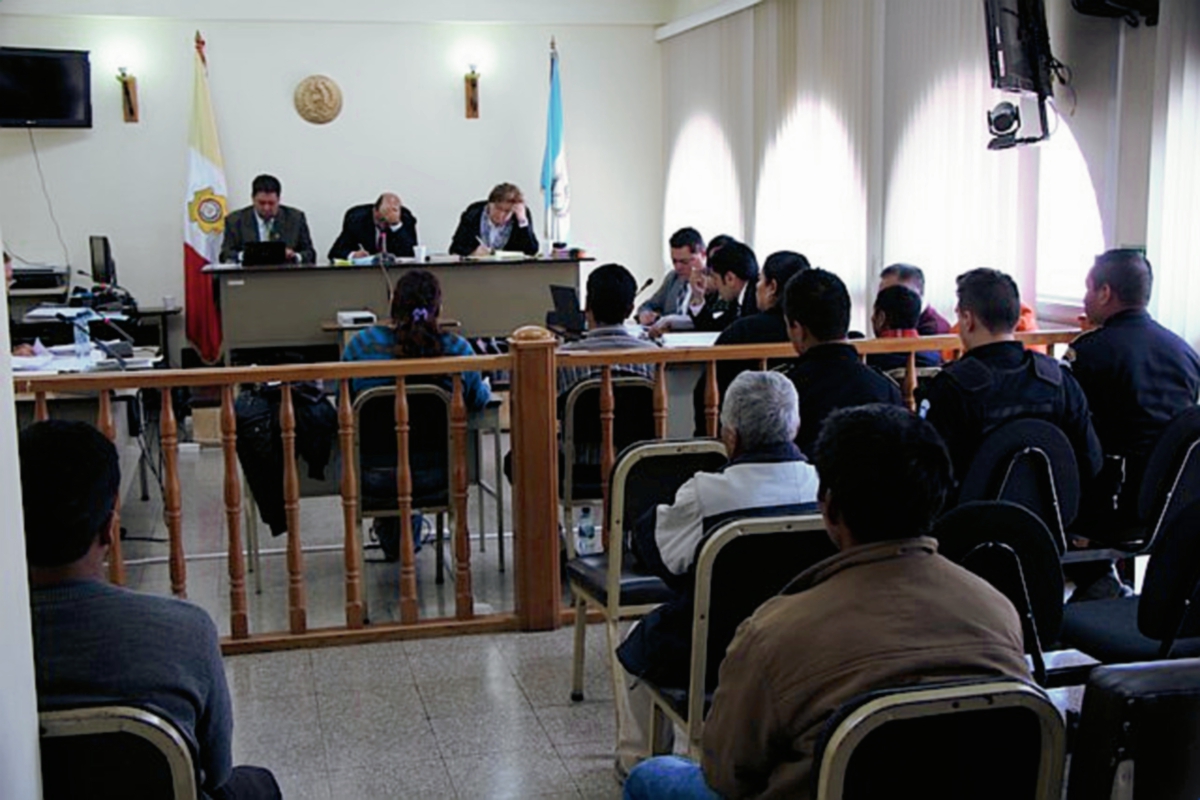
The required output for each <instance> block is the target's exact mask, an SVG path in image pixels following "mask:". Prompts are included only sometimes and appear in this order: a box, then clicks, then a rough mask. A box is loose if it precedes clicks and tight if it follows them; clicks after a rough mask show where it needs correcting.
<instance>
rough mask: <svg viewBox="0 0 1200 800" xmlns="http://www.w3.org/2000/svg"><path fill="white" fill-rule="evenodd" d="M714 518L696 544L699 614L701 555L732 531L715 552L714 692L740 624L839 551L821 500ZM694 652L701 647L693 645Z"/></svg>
mask: <svg viewBox="0 0 1200 800" xmlns="http://www.w3.org/2000/svg"><path fill="white" fill-rule="evenodd" d="M773 520H775V521H777V522H773ZM709 522H710V521H709V520H706V524H708V523H709ZM711 523H712V524H708V530H709V532H710V533H709V535H706V536H705V538H704V539H703V540H702V541H701V543H700V544H699V546H698V547H697V548H696V549H697V555H696V560H695V563H696V583H695V592H696V609H697V613H699V608H700V605H701V602H700V601H701V598H700V586H701V577H700V576H701V559H702V558H703V556H704V553H705V550H707V549H708V547H709V544H710V542H711V541H712V539H713V538H714V537H715V536H716V535H717V533H718V532H720V531H722V530H724V531H727V533H726V534H725V535H726V539H725V541H723V542H722V543H720V545H719V546H716V549H715V550H714V551H713V552H712V554H711V555H710V558H711V559H712V563H711V565H710V569H711V572H710V573H709V578H708V591H709V597H708V601H707V605H708V610H707V620H706V626H707V631H706V642H707V643H706V645H705V646H706V649H707V652H708V657H707V660H706V661H705V663H706V664H707V671H706V674H705V683H706V684H707V686H706V687H705V688H706V690H710V691H711V690H712V689H714V688H716V684H717V668H718V667H719V666H720V664H721V661H723V660H724V658H725V651H726V650H728V649H729V644H730V642H732V641H733V636H734V634H735V633H736V632H737V628H738V626H739V625H741V624H742V622H743V621H745V620H746V619H747V618H749V617H750V615H752V614H753V613H754V612H755V611H756V610H757V609H758V607H759V606H761V605H762V604H763V603H765V602H766V601H767V600H770V599H771V598H772V597H774V596H775V595H777V594H779V593H780V592H781V591H782V590H783V589H784V588H785V587H786V586H787V585H788V584H789V583H791V582H792V581H793V580H794V579H795V578H796V576H797V575H799V574H800V573H801V572H803V571H804V570H806V569H808V568H809V567H811V566H812V565H813V564H816V563H817V562H819V561H823V560H824V559H826V558H829V557H830V556H832V555H835V554H836V553H837V547H836V546H835V545H834V544H833V541H832V540H831V539H830V538H829V536H828V534H827V533H826V532H825V525H824V523H823V521H822V520H821V514H820V510H819V509H818V507H817V504H816V503H797V504H794V505H786V506H769V507H761V508H753V509H743V510H740V511H736V512H732V513H730V514H728V515H723V518H722V519H719V520H712V521H711ZM730 523H732V526H731V527H730ZM759 523H762V524H759ZM692 652H693V653H695V652H696V648H695V647H694V646H693V648H692Z"/></svg>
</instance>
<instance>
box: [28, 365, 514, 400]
mask: <svg viewBox="0 0 1200 800" xmlns="http://www.w3.org/2000/svg"><path fill="white" fill-rule="evenodd" d="M510 369H512V358H511V356H454V357H450V358H413V359H404V360H401V361H397V360H390V361H327V362H323V363H318V364H293V365H287V366H278V367H218V368H206V369H156V370H137V371H131V372H84V373H75V374H69V375H45V376H38V377H29V376H21V375H16V376H14V377H13V387H14V390H15V391H16V392H17V393H22V394H23V393H32V392H94V391H98V390H100V389H101V388H104V389H166V388H175V387H178V386H189V387H194V386H233V385H237V384H242V383H268V382H273V381H280V382H283V383H302V382H305V381H317V380H336V381H340V380H351V379H354V378H394V377H398V376H401V375H403V376H409V377H411V376H413V375H445V374H453V373H456V372H481V371H482V372H493V371H496V370H510Z"/></svg>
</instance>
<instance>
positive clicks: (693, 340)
mask: <svg viewBox="0 0 1200 800" xmlns="http://www.w3.org/2000/svg"><path fill="white" fill-rule="evenodd" d="M720 335H721V334H720V332H718V331H682V332H679V333H664V334H663V337H662V341H663V347H712V346H713V345H714V344H716V343H717V337H718V336H720Z"/></svg>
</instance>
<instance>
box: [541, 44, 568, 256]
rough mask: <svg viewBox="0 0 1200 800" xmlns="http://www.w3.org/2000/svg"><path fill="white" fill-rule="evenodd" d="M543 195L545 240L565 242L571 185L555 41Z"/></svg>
mask: <svg viewBox="0 0 1200 800" xmlns="http://www.w3.org/2000/svg"><path fill="white" fill-rule="evenodd" d="M542 196H543V198H544V199H545V203H546V226H545V235H546V241H548V242H566V241H567V237H568V236H569V235H570V231H571V185H570V181H569V180H568V179H567V150H566V144H565V143H564V142H563V110H562V86H561V85H560V83H559V76H558V48H557V47H555V45H554V42H553V41H551V42H550V109H549V113H548V114H547V116H546V155H545V157H544V158H543V159H542Z"/></svg>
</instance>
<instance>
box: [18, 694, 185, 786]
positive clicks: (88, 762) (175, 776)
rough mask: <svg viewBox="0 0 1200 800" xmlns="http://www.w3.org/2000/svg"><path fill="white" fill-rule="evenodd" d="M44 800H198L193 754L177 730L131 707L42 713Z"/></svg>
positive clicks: (156, 716)
mask: <svg viewBox="0 0 1200 800" xmlns="http://www.w3.org/2000/svg"><path fill="white" fill-rule="evenodd" d="M38 722H39V727H40V729H41V752H42V795H43V797H45V799H46V800H101V798H103V799H104V800H107V799H108V798H113V800H116V798H128V797H137V798H146V799H147V800H196V797H197V796H198V788H197V785H196V771H195V767H194V766H193V762H192V754H191V752H190V751H189V750H188V746H187V744H186V743H185V742H184V739H183V737H182V736H181V735H180V733H179V731H178V730H177V729H176V728H175V726H174V725H173V724H172V723H171V722H169V721H168V720H166V719H165V718H163V717H161V716H159V715H158V714H156V713H154V712H152V711H147V710H145V709H141V708H134V707H131V706H97V707H90V708H74V709H64V710H61V711H43V712H41V713H40V714H39V715H38Z"/></svg>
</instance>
